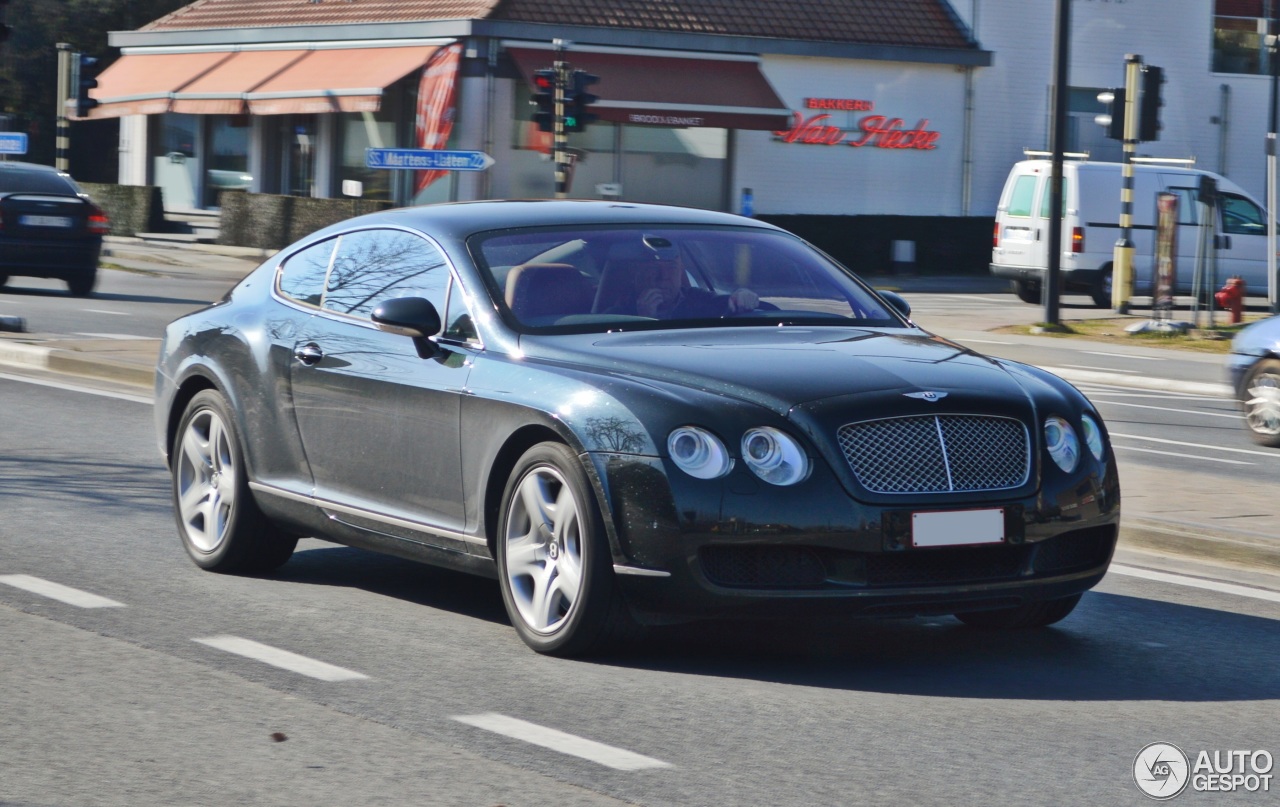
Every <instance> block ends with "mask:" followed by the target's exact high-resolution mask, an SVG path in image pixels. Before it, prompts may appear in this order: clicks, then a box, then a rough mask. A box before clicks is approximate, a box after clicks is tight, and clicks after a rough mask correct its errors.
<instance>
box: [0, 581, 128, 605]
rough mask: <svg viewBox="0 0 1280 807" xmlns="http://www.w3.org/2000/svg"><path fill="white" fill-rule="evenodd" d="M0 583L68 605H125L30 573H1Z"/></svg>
mask: <svg viewBox="0 0 1280 807" xmlns="http://www.w3.org/2000/svg"><path fill="white" fill-rule="evenodd" d="M0 583H4V584H5V585H9V586H13V587H14V588H20V589H22V590H23V591H28V592H30V593H32V594H39V595H40V596H41V597H48V598H49V599H51V600H57V601H58V602H65V603H66V604H67V605H74V606H76V607H77V608H123V607H124V603H122V602H116V601H115V600H108V599H107V598H106V597H99V596H98V595H97V594H90V593H89V592H87V591H81V590H80V589H78V588H71V587H70V586H64V585H62V584H61V583H52V582H50V581H48V580H44V579H42V578H39V577H32V576H31V575H29V574H5V575H0Z"/></svg>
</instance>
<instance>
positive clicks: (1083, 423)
mask: <svg viewBox="0 0 1280 807" xmlns="http://www.w3.org/2000/svg"><path fill="white" fill-rule="evenodd" d="M1080 429H1081V431H1083V432H1084V444H1085V445H1087V446H1088V447H1089V453H1090V454H1092V455H1093V458H1094V459H1095V460H1100V459H1102V429H1100V428H1098V422H1097V421H1096V420H1094V419H1093V418H1091V417H1089V416H1088V415H1081V416H1080Z"/></svg>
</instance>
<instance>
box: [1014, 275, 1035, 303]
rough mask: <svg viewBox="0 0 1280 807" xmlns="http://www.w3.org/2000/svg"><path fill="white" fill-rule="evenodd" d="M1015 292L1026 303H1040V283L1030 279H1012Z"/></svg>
mask: <svg viewBox="0 0 1280 807" xmlns="http://www.w3.org/2000/svg"><path fill="white" fill-rule="evenodd" d="M1010 283H1011V284H1012V285H1013V293H1014V294H1016V295H1018V299H1019V300H1021V301H1022V302H1024V303H1031V304H1032V305H1039V303H1040V284H1039V283H1034V282H1032V281H1030V280H1012V281H1010Z"/></svg>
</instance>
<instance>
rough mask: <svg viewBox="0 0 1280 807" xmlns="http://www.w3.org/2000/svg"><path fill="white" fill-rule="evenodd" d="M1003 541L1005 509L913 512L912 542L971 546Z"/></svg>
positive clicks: (932, 544) (921, 544) (918, 544)
mask: <svg viewBox="0 0 1280 807" xmlns="http://www.w3.org/2000/svg"><path fill="white" fill-rule="evenodd" d="M1003 541H1004V510H1002V509H997V510H949V511H947V512H943V513H912V514H911V543H912V545H913V546H968V545H970V544H998V543H1002V542H1003Z"/></svg>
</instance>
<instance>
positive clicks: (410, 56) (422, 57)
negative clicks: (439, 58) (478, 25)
mask: <svg viewBox="0 0 1280 807" xmlns="http://www.w3.org/2000/svg"><path fill="white" fill-rule="evenodd" d="M436 49H437V48H436V46H428V45H414V46H407V47H395V48H392V47H377V48H333V49H328V50H313V51H311V52H310V53H308V54H307V56H306V57H305V58H303V59H299V60H298V61H296V62H294V63H292V64H290V65H289V66H288V67H286V68H285V69H284V70H282V71H280V72H279V73H278V74H276V75H275V76H273V77H271V78H270V79H268V80H266V81H264V82H263V83H261V84H259V85H258V86H256V87H254V88H253V90H252V91H251V92H248V93H246V94H245V99H246V100H247V101H248V102H249V111H250V112H251V113H252V114H255V115H284V114H290V113H293V114H308V113H315V112H376V111H377V110H378V107H379V106H380V105H381V103H382V91H383V90H384V89H385V88H386V87H388V86H390V85H391V84H393V83H395V82H396V81H398V80H400V79H402V78H404V77H405V76H407V75H408V74H410V73H412V72H413V71H414V70H418V69H420V68H421V67H422V66H423V65H424V64H425V63H426V61H427V57H429V56H430V55H431V54H432V53H434V52H435V51H436Z"/></svg>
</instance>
